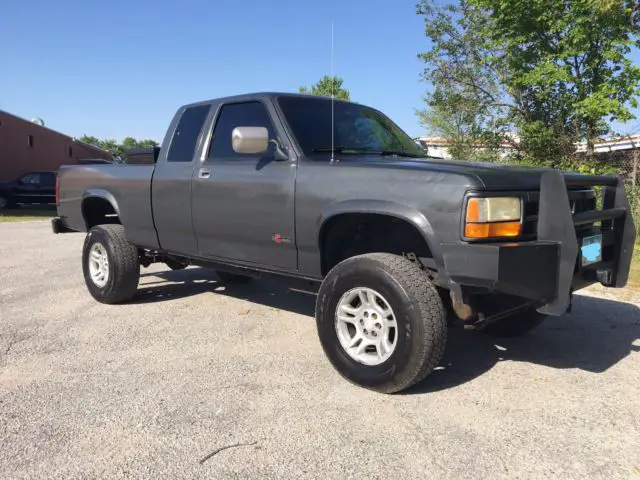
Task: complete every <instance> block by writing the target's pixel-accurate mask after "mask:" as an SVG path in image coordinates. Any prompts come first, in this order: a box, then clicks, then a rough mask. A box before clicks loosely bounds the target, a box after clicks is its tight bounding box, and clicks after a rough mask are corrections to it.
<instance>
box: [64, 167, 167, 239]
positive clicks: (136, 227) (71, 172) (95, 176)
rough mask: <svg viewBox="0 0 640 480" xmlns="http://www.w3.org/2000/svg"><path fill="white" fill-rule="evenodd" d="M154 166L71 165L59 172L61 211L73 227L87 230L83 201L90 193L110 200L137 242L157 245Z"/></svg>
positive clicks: (129, 233) (69, 225)
mask: <svg viewBox="0 0 640 480" xmlns="http://www.w3.org/2000/svg"><path fill="white" fill-rule="evenodd" d="M154 168H155V165H128V164H117V165H70V166H66V165H65V166H63V167H61V168H60V171H59V176H58V178H59V182H60V183H59V189H58V191H59V195H60V197H59V199H58V202H59V205H58V212H59V215H60V218H61V220H62V221H63V223H64V224H65V225H66V226H67V227H69V228H70V229H72V230H75V231H79V232H86V231H87V228H86V220H87V219H86V215H87V213H86V212H84V211H83V210H82V207H81V205H82V201H83V200H84V199H85V198H87V197H91V196H94V195H95V196H103V197H106V198H109V199H111V203H112V204H113V205H114V206H115V207H116V212H115V214H116V215H118V217H119V218H120V222H121V223H122V224H123V225H124V226H125V229H126V232H127V237H128V238H129V240H130V241H131V242H132V243H135V244H136V245H140V246H145V247H149V248H157V247H158V236H157V234H156V230H155V227H154V223H153V214H152V211H151V179H152V177H153V171H154Z"/></svg>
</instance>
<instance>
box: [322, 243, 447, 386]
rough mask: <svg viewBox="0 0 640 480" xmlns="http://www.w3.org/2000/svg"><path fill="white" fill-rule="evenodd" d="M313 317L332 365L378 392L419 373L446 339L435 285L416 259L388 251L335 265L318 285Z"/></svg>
mask: <svg viewBox="0 0 640 480" xmlns="http://www.w3.org/2000/svg"><path fill="white" fill-rule="evenodd" d="M316 323H317V327H318V335H319V338H320V343H321V344H322V348H323V349H324V352H325V354H326V355H327V357H328V359H329V361H330V362H331V364H332V365H333V366H334V368H335V369H336V370H337V371H338V372H339V373H340V374H341V375H342V376H343V377H345V378H346V379H347V380H349V381H351V382H353V383H355V384H357V385H360V386H362V387H365V388H368V389H371V390H376V391H378V392H382V393H394V392H399V391H401V390H404V389H406V388H408V387H410V386H412V385H414V384H416V383H418V382H420V381H422V380H423V379H424V378H425V377H426V376H427V375H428V374H429V373H430V372H431V371H432V370H433V369H434V368H435V367H436V366H437V365H438V362H439V361H440V360H441V358H442V355H443V353H444V348H445V344H446V340H447V320H446V313H445V310H444V307H443V305H442V300H441V298H440V295H439V294H438V291H437V290H436V289H435V287H434V286H433V285H432V284H431V283H430V282H429V279H428V278H427V276H426V275H425V274H424V272H423V271H422V270H420V268H418V266H417V265H416V264H415V263H413V262H411V261H409V260H407V259H405V258H403V257H401V256H397V255H391V254H387V253H373V254H366V255H359V256H355V257H352V258H349V259H347V260H344V261H342V262H341V263H339V264H338V265H337V266H336V267H334V268H333V269H332V270H331V271H330V272H329V274H328V275H327V276H326V278H325V279H324V281H323V283H322V285H321V286H320V290H319V292H318V298H317V303H316Z"/></svg>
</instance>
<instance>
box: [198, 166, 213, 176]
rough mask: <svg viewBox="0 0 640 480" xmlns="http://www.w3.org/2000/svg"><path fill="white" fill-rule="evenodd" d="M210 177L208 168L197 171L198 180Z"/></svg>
mask: <svg viewBox="0 0 640 480" xmlns="http://www.w3.org/2000/svg"><path fill="white" fill-rule="evenodd" d="M210 176H211V171H210V170H209V169H208V168H201V169H200V171H198V177H199V178H209V177H210Z"/></svg>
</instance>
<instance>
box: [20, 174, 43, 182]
mask: <svg viewBox="0 0 640 480" xmlns="http://www.w3.org/2000/svg"><path fill="white" fill-rule="evenodd" d="M20 182H21V183H23V184H24V185H37V184H39V183H40V174H39V173H27V174H26V175H24V176H23V177H22V178H20Z"/></svg>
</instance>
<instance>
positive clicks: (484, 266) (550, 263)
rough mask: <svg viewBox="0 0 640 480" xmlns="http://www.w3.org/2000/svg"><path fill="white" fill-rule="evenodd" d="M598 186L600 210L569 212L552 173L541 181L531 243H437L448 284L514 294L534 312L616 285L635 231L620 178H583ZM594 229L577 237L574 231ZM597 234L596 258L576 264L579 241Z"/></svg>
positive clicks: (559, 308)
mask: <svg viewBox="0 0 640 480" xmlns="http://www.w3.org/2000/svg"><path fill="white" fill-rule="evenodd" d="M585 181H586V182H587V183H588V184H589V185H591V186H603V187H604V189H603V192H604V201H603V208H602V210H594V211H589V212H584V213H578V214H575V215H572V213H571V207H570V204H569V198H568V194H567V185H566V183H565V180H564V176H563V175H562V174H561V173H560V172H558V171H549V172H546V173H545V174H544V175H543V176H542V180H541V185H540V204H539V205H540V206H539V212H538V228H537V232H538V238H537V240H536V241H528V242H511V243H488V244H468V243H450V244H443V245H442V255H443V261H444V267H445V274H446V276H447V277H448V279H449V281H450V282H452V283H453V284H458V285H462V286H466V287H479V288H481V289H483V290H485V289H486V290H489V291H495V292H500V293H505V294H510V295H515V296H519V297H522V298H524V299H528V300H530V301H533V302H534V303H536V304H538V305H541V306H540V308H538V311H540V312H541V313H545V314H548V315H562V314H563V313H565V312H566V311H567V309H568V307H569V304H570V301H571V293H572V292H573V291H574V290H578V289H580V288H584V287H586V286H588V285H591V284H593V283H597V282H600V283H602V284H603V285H605V286H609V287H618V288H620V287H624V286H625V285H626V282H627V278H628V275H629V268H630V265H631V259H632V254H633V247H634V243H635V237H636V230H635V226H634V223H633V218H632V216H631V208H630V207H629V202H628V199H627V197H626V194H625V191H624V185H623V184H622V181H621V179H619V178H618V177H612V176H589V177H585ZM593 222H600V225H599V226H595V227H593V228H590V229H587V230H584V229H580V230H579V231H578V232H579V233H577V230H576V227H578V226H582V225H585V224H591V223H593ZM592 234H602V259H601V261H598V262H597V263H593V264H590V265H587V266H582V262H581V255H579V251H580V246H581V245H582V240H583V239H584V238H585V237H587V236H590V235H592Z"/></svg>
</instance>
